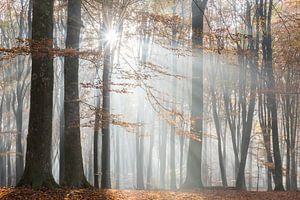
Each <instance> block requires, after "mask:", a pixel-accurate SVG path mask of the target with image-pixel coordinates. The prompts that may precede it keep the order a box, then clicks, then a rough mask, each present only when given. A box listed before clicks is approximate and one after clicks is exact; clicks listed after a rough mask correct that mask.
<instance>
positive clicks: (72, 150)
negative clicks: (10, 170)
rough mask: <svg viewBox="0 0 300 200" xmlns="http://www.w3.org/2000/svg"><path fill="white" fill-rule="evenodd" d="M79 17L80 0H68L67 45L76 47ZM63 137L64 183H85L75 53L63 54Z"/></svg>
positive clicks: (67, 184) (81, 184) (80, 24)
mask: <svg viewBox="0 0 300 200" xmlns="http://www.w3.org/2000/svg"><path fill="white" fill-rule="evenodd" d="M81 27H82V21H81V0H69V1H68V21H67V38H66V47H67V48H72V49H76V50H78V49H79V38H80V28H81ZM64 68H65V71H64V78H65V79H64V81H65V100H64V114H65V130H64V134H65V138H64V150H65V153H64V156H65V158H64V160H65V163H64V164H65V170H64V173H65V174H64V181H63V185H66V186H72V187H88V186H89V184H88V182H87V180H86V178H85V175H84V171H83V163H82V151H81V140H80V113H79V89H78V86H79V83H78V68H79V57H78V55H75V56H72V57H65V66H64Z"/></svg>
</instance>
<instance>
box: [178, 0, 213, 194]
mask: <svg viewBox="0 0 300 200" xmlns="http://www.w3.org/2000/svg"><path fill="white" fill-rule="evenodd" d="M207 1H208V0H192V29H193V36H192V43H193V59H194V60H193V66H192V71H193V72H192V76H193V78H192V109H191V112H192V113H191V116H192V124H191V132H192V133H193V134H195V135H196V136H197V137H198V139H199V140H198V141H196V140H193V139H190V142H189V150H188V160H187V176H186V180H185V183H184V185H183V187H184V188H199V187H203V184H202V178H201V160H202V137H203V49H202V46H203V27H204V26H203V24H204V11H205V8H206V5H207Z"/></svg>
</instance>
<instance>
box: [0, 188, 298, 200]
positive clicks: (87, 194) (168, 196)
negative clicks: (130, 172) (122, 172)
mask: <svg viewBox="0 0 300 200" xmlns="http://www.w3.org/2000/svg"><path fill="white" fill-rule="evenodd" d="M0 199H8V200H9V199H20V200H27V199H28V200H31V199H43V200H44V199H66V200H69V199H104V200H106V199H107V200H115V199H116V200H123V199H125V200H148V199H150V200H154V199H164V200H172V199H176V200H179V199H180V200H181V199H182V200H194V199H197V200H202V199H205V200H206V199H216V200H221V199H228V200H229V199H230V200H237V199H242V200H246V199H253V200H254V199H255V200H256V199H257V200H260V199H263V200H271V199H280V200H293V199H300V192H246V191H245V192H242V191H235V190H208V191H198V192H197V191H193V192H187V191H186V192H183V191H178V192H171V191H146V190H96V189H82V190H72V189H57V190H39V191H34V190H31V189H26V188H22V189H20V188H18V189H13V188H2V189H0Z"/></svg>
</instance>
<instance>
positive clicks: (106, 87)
mask: <svg viewBox="0 0 300 200" xmlns="http://www.w3.org/2000/svg"><path fill="white" fill-rule="evenodd" d="M104 30H105V29H104ZM110 53H111V51H110V45H108V44H107V45H106V47H105V52H104V68H103V77H102V81H103V93H102V95H103V100H102V119H101V123H102V152H101V153H102V160H101V162H102V176H101V188H103V189H109V188H111V178H110V68H111V64H112V63H111V56H110Z"/></svg>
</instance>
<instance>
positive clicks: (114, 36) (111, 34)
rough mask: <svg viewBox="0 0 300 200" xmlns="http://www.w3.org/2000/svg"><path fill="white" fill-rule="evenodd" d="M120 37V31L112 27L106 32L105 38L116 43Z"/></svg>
mask: <svg viewBox="0 0 300 200" xmlns="http://www.w3.org/2000/svg"><path fill="white" fill-rule="evenodd" d="M118 37H119V34H118V32H117V31H116V30H114V29H111V30H109V31H108V32H106V33H105V37H104V39H105V41H106V42H107V43H108V44H114V43H116V42H117V41H118Z"/></svg>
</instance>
